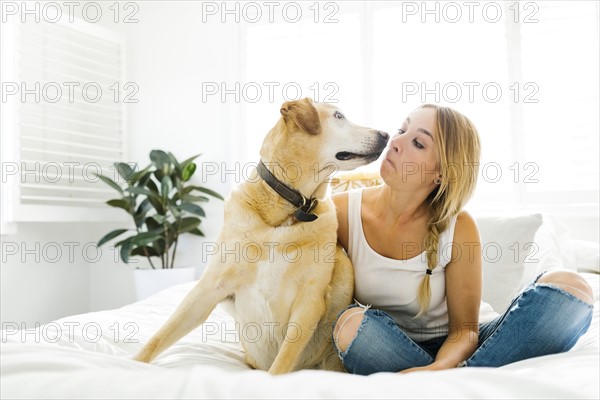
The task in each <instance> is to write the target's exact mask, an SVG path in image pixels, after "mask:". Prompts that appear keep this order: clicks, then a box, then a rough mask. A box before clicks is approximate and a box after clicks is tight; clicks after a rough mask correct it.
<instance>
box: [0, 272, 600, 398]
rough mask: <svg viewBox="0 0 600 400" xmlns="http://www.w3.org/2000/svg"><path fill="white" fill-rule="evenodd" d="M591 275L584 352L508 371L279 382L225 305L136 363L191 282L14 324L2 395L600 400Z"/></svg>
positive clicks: (330, 375) (311, 373)
mask: <svg viewBox="0 0 600 400" xmlns="http://www.w3.org/2000/svg"><path fill="white" fill-rule="evenodd" d="M584 275H585V276H586V279H588V281H589V282H590V284H591V285H592V287H593V288H594V293H595V308H594V319H593V321H592V326H591V327H590V330H589V331H588V332H587V333H586V334H585V335H584V336H583V337H582V338H581V339H580V340H579V342H578V343H577V344H576V346H575V348H573V349H572V350H571V351H569V352H568V353H563V354H557V355H551V356H545V357H538V358H533V359H529V360H525V361H521V362H518V363H514V364H510V365H507V366H504V367H501V368H457V369H451V370H445V371H436V372H429V371H427V372H415V373H411V374H406V375H400V374H392V373H379V374H374V375H371V376H368V377H362V376H353V375H350V374H343V373H336V372H327V371H316V370H305V371H300V372H295V373H292V374H288V375H285V376H277V377H274V376H271V375H269V374H268V373H266V372H263V371H255V370H251V369H249V368H248V367H247V366H246V365H245V364H244V361H243V352H242V350H241V347H240V346H239V344H238V343H237V342H236V334H235V333H234V325H233V320H232V319H231V317H230V316H229V315H228V314H226V313H225V312H224V311H222V310H221V309H220V308H217V309H216V310H215V311H214V312H213V313H212V314H211V316H210V318H209V320H208V321H207V325H206V326H205V327H204V328H203V327H200V328H198V329H196V330H195V331H194V332H192V333H191V334H190V335H188V336H186V337H185V338H183V339H182V340H181V341H179V342H178V343H177V344H175V345H174V346H173V347H171V348H170V349H168V350H167V351H165V352H164V353H163V354H161V355H160V356H159V357H158V358H157V359H156V361H155V362H153V364H152V365H146V364H142V363H138V362H134V361H131V360H130V357H131V356H132V355H133V354H134V353H135V352H136V351H137V349H138V348H139V347H140V346H141V345H142V344H143V343H144V342H145V341H146V340H147V339H148V338H149V337H150V336H151V335H152V334H153V333H154V332H155V331H156V329H157V328H158V327H159V326H160V325H161V324H162V323H163V322H164V320H165V319H166V318H167V317H168V316H169V315H170V314H171V312H172V311H173V309H174V308H175V306H176V305H177V304H178V303H179V301H180V300H181V298H182V297H183V296H184V295H185V293H186V292H187V290H189V288H190V287H191V286H192V285H193V283H191V284H186V285H180V286H176V287H173V288H170V289H168V290H166V291H163V292H161V293H158V294H157V295H154V296H152V297H150V298H149V299H147V300H144V301H141V302H138V303H134V304H131V305H128V306H126V307H123V308H120V309H117V310H109V311H102V312H95V313H88V314H83V315H76V316H72V317H67V318H63V319H60V320H57V321H55V322H54V323H51V324H48V325H45V326H43V327H41V328H40V329H38V330H37V335H36V333H35V332H34V331H29V332H27V333H24V332H23V331H16V332H13V331H12V327H9V329H7V330H5V331H3V334H2V357H1V367H2V368H1V372H2V378H1V386H0V388H1V392H0V393H1V397H2V398H3V399H7V398H240V397H243V398H309V397H310V398H361V399H363V398H440V399H454V398H457V399H458V398H460V399H475V398H477V399H479V398H496V399H497V398H557V399H565V398H589V399H598V398H600V387H599V379H598V377H599V376H600V356H599V318H598V298H599V296H598V294H599V293H598V292H599V280H598V275H595V274H584ZM86 324H87V325H86ZM100 335H101V336H100ZM127 336H128V337H127ZM57 339H58V341H57ZM135 341H137V343H136V342H135ZM51 342H56V343H51ZM128 342H131V343H128Z"/></svg>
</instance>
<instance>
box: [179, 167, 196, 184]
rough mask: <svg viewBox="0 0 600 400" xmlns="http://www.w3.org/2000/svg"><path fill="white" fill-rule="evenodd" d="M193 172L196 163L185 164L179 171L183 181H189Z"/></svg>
mask: <svg viewBox="0 0 600 400" xmlns="http://www.w3.org/2000/svg"><path fill="white" fill-rule="evenodd" d="M194 172H196V164H194V163H190V164H188V165H186V166H185V167H184V168H183V171H182V172H181V180H183V181H184V182H187V181H189V180H190V179H191V178H192V175H194Z"/></svg>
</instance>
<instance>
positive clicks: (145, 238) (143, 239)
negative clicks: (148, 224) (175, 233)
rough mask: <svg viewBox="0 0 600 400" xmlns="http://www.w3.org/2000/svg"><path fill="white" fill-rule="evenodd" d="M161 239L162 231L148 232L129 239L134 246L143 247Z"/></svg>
mask: <svg viewBox="0 0 600 400" xmlns="http://www.w3.org/2000/svg"><path fill="white" fill-rule="evenodd" d="M161 237H162V230H158V231H149V232H142V233H138V234H137V235H135V236H132V237H131V238H130V239H131V243H133V244H134V245H135V246H143V245H146V244H148V243H151V242H153V241H155V240H157V239H160V238H161Z"/></svg>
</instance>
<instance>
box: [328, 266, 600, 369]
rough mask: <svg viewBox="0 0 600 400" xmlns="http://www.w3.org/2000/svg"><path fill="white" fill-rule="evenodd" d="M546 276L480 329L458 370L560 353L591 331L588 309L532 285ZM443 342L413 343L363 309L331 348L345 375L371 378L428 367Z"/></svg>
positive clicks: (385, 318) (379, 314)
mask: <svg viewBox="0 0 600 400" xmlns="http://www.w3.org/2000/svg"><path fill="white" fill-rule="evenodd" d="M545 272H547V271H544V272H542V273H541V274H539V275H538V276H537V277H536V278H535V280H534V281H533V282H532V283H530V284H529V285H527V286H526V287H525V288H524V289H523V290H522V291H521V292H520V293H519V295H517V296H516V297H515V298H514V299H513V300H512V302H511V304H510V305H509V307H508V308H507V310H506V311H505V312H504V314H502V315H500V316H498V317H497V318H495V319H494V320H492V321H490V322H486V323H481V324H479V338H478V344H477V349H476V350H475V352H474V353H473V354H472V355H471V357H469V358H468V359H467V360H465V361H463V362H461V363H460V364H459V365H457V366H458V367H465V366H467V367H499V366H502V365H506V364H510V363H513V362H516V361H520V360H524V359H527V358H532V357H539V356H544V355H547V354H556V353H561V352H565V351H568V350H570V349H571V348H572V347H573V346H574V345H575V343H577V340H578V339H579V338H580V337H581V336H582V335H583V334H584V333H585V332H587V330H588V328H589V326H590V323H591V321H592V313H593V306H592V305H591V304H589V303H587V302H585V301H582V300H581V299H579V298H578V297H576V296H574V295H573V294H571V293H569V292H567V291H566V290H563V289H561V288H559V287H557V286H553V285H552V284H545V283H543V284H536V282H537V280H538V279H539V278H540V277H541V276H542V275H543V274H544V273H545ZM357 306H358V305H356V304H353V305H351V306H349V307H348V308H347V309H350V308H353V307H357ZM344 311H346V310H344ZM344 311H342V312H341V313H340V314H339V315H338V320H339V317H340V316H341V314H342V313H343V312H344ZM340 323H343V322H341V321H340ZM447 337H448V336H447V335H444V336H440V337H437V338H434V339H429V340H427V341H423V342H415V341H413V340H412V339H411V338H410V337H408V336H407V335H406V334H405V333H404V332H403V331H402V329H401V328H400V327H398V325H397V324H396V322H395V321H394V319H393V318H392V317H391V316H390V315H389V314H387V313H386V312H384V311H381V310H376V309H371V308H368V307H367V308H366V309H364V313H363V320H362V322H361V324H360V327H359V328H358V331H357V334H356V336H355V338H354V339H353V340H352V341H351V342H350V344H349V345H348V347H347V348H346V350H345V351H344V352H342V351H340V349H339V348H338V347H337V343H336V338H335V337H334V338H333V344H334V347H335V349H336V350H337V352H338V355H339V357H340V359H341V360H342V362H343V363H344V367H345V368H346V370H347V371H348V372H351V373H353V374H359V375H370V374H373V373H376V372H398V371H402V370H404V369H407V368H412V367H420V366H425V365H429V364H431V363H432V362H433V361H434V360H435V357H436V355H437V352H438V350H439V349H440V347H441V346H442V344H443V343H444V341H445V340H446V339H447Z"/></svg>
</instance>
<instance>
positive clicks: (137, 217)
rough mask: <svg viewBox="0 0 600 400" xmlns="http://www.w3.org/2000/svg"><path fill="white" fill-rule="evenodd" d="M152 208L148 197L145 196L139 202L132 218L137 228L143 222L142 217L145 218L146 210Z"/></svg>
mask: <svg viewBox="0 0 600 400" xmlns="http://www.w3.org/2000/svg"><path fill="white" fill-rule="evenodd" d="M150 209H152V203H150V199H149V198H145V199H144V201H142V202H141V203H140V205H139V206H138V208H137V210H136V211H135V214H133V219H134V221H135V225H136V226H137V227H138V228H139V227H141V226H142V224H143V223H144V219H145V218H146V214H147V213H148V211H150Z"/></svg>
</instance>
